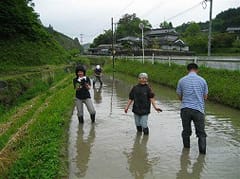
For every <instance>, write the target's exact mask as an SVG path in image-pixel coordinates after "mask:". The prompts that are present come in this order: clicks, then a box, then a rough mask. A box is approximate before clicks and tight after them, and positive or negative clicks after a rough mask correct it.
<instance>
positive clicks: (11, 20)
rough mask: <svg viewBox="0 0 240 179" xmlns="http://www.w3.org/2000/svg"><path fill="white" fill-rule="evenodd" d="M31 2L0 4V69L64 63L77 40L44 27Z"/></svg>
mask: <svg viewBox="0 0 240 179" xmlns="http://www.w3.org/2000/svg"><path fill="white" fill-rule="evenodd" d="M32 6H33V4H32V3H31V1H25V0H7V1H1V2H0V23H1V25H0V48H1V51H0V70H1V69H3V68H6V67H9V66H14V65H15V66H19V65H22V66H31V65H44V64H60V63H66V62H68V61H69V59H70V58H71V56H70V54H71V53H69V51H71V50H72V49H73V50H76V49H77V51H78V52H77V53H79V51H80V50H81V45H80V44H79V41H78V39H71V38H69V37H67V36H66V35H63V34H61V33H59V32H56V31H54V30H53V29H52V30H49V29H48V28H45V27H44V26H43V25H42V23H41V21H40V20H39V16H38V15H37V14H36V13H35V12H34V9H33V7H32Z"/></svg>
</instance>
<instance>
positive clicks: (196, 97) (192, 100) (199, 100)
mask: <svg viewBox="0 0 240 179" xmlns="http://www.w3.org/2000/svg"><path fill="white" fill-rule="evenodd" d="M176 92H177V94H178V95H179V96H181V97H182V103H181V109H182V108H191V109H195V110H198V111H200V112H201V113H203V114H204V109H205V106H204V96H205V95H207V94H208V85H207V82H206V81H205V79H203V78H202V77H201V76H199V75H197V74H196V73H195V72H190V73H189V74H188V75H186V76H184V77H183V78H181V79H180V80H179V81H178V85H177V90H176Z"/></svg>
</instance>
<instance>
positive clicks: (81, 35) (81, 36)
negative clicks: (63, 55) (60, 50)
mask: <svg viewBox="0 0 240 179" xmlns="http://www.w3.org/2000/svg"><path fill="white" fill-rule="evenodd" d="M82 43H83V34H80V44H82Z"/></svg>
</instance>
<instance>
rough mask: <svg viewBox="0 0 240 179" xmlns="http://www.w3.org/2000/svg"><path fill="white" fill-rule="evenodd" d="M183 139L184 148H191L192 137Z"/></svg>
mask: <svg viewBox="0 0 240 179" xmlns="http://www.w3.org/2000/svg"><path fill="white" fill-rule="evenodd" d="M182 139H183V146H184V148H190V137H183V138H182Z"/></svg>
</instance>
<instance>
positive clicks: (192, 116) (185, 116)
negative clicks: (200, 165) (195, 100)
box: [181, 108, 207, 152]
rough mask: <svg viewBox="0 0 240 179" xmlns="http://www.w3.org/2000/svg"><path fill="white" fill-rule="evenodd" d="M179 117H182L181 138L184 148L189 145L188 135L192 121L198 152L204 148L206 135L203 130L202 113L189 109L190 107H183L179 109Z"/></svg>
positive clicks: (203, 118)
mask: <svg viewBox="0 0 240 179" xmlns="http://www.w3.org/2000/svg"><path fill="white" fill-rule="evenodd" d="M181 118H182V127H183V131H182V138H183V145H184V147H186V148H189V147H190V136H191V134H192V127H191V122H192V121H193V124H194V127H195V131H196V135H197V137H198V139H199V140H198V143H199V150H200V148H201V150H200V152H201V151H202V150H203V152H204V150H206V137H207V134H206V132H205V116H204V114H203V113H201V112H199V111H197V110H194V109H190V108H183V109H181Z"/></svg>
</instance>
